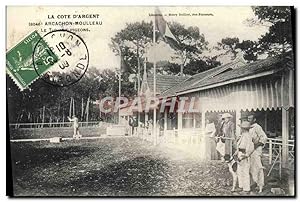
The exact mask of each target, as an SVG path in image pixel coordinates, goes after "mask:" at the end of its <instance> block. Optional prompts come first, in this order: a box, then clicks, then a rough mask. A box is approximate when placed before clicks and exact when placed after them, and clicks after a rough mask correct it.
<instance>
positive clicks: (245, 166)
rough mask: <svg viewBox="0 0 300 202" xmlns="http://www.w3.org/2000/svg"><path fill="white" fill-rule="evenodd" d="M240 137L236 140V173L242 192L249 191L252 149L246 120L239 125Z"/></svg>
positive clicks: (252, 145) (248, 123)
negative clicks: (237, 161)
mask: <svg viewBox="0 0 300 202" xmlns="http://www.w3.org/2000/svg"><path fill="white" fill-rule="evenodd" d="M239 126H240V127H241V137H240V139H239V140H238V142H237V157H238V160H239V164H238V168H237V175H238V183H239V187H240V188H241V189H243V191H244V192H249V191H250V161H251V160H250V158H249V157H250V155H251V154H252V152H253V150H254V144H253V142H252V137H251V135H250V133H249V130H250V128H251V124H250V122H248V121H243V122H242V123H241V125H239Z"/></svg>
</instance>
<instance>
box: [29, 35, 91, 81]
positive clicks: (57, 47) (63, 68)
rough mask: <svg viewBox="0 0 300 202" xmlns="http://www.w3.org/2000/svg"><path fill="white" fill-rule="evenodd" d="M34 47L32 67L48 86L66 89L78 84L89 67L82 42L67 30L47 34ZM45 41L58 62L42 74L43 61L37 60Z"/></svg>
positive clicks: (86, 49)
mask: <svg viewBox="0 0 300 202" xmlns="http://www.w3.org/2000/svg"><path fill="white" fill-rule="evenodd" d="M42 38H43V40H42V39H40V41H38V42H37V43H36V45H35V47H34V50H33V52H34V54H33V67H34V69H35V70H36V73H37V74H38V75H39V76H40V77H41V79H43V80H44V81H45V82H47V83H48V84H51V85H54V86H57V87H66V86H69V85H72V84H74V83H76V82H78V81H79V80H80V79H81V78H82V77H83V76H84V74H85V72H86V70H87V68H88V65H89V51H88V48H87V45H86V43H85V42H84V40H83V39H82V38H81V37H80V36H79V35H78V34H75V33H73V32H71V31H68V30H54V31H51V32H48V33H47V34H45V35H44V36H43V37H42ZM43 41H46V42H47V44H48V46H49V47H50V49H51V50H52V51H53V52H55V54H56V55H57V56H58V58H59V60H58V62H57V63H56V64H54V65H53V67H51V68H49V69H47V71H46V72H44V69H43V66H44V64H43V61H41V60H40V59H39V56H38V52H39V49H40V46H41V45H42V44H43Z"/></svg>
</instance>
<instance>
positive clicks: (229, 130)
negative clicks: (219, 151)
mask: <svg viewBox="0 0 300 202" xmlns="http://www.w3.org/2000/svg"><path fill="white" fill-rule="evenodd" d="M222 119H223V120H224V124H223V127H222V132H223V136H224V137H225V138H224V140H225V154H229V155H232V147H234V148H236V135H235V131H234V123H233V122H232V121H231V119H232V115H231V114H229V113H225V114H222Z"/></svg>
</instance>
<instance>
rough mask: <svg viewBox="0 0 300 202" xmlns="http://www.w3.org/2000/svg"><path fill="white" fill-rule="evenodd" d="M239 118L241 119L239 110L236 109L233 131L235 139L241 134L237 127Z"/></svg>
mask: <svg viewBox="0 0 300 202" xmlns="http://www.w3.org/2000/svg"><path fill="white" fill-rule="evenodd" d="M240 118H241V110H239V109H236V110H235V131H236V137H238V136H239V135H240V134H241V128H240V127H239V124H240Z"/></svg>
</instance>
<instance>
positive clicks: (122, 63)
mask: <svg viewBox="0 0 300 202" xmlns="http://www.w3.org/2000/svg"><path fill="white" fill-rule="evenodd" d="M111 42H112V47H114V48H115V50H116V51H117V53H118V54H119V56H120V70H121V73H123V72H129V67H128V65H127V64H126V61H125V60H124V55H123V54H122V49H121V46H120V44H119V43H117V42H116V41H114V40H111Z"/></svg>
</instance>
